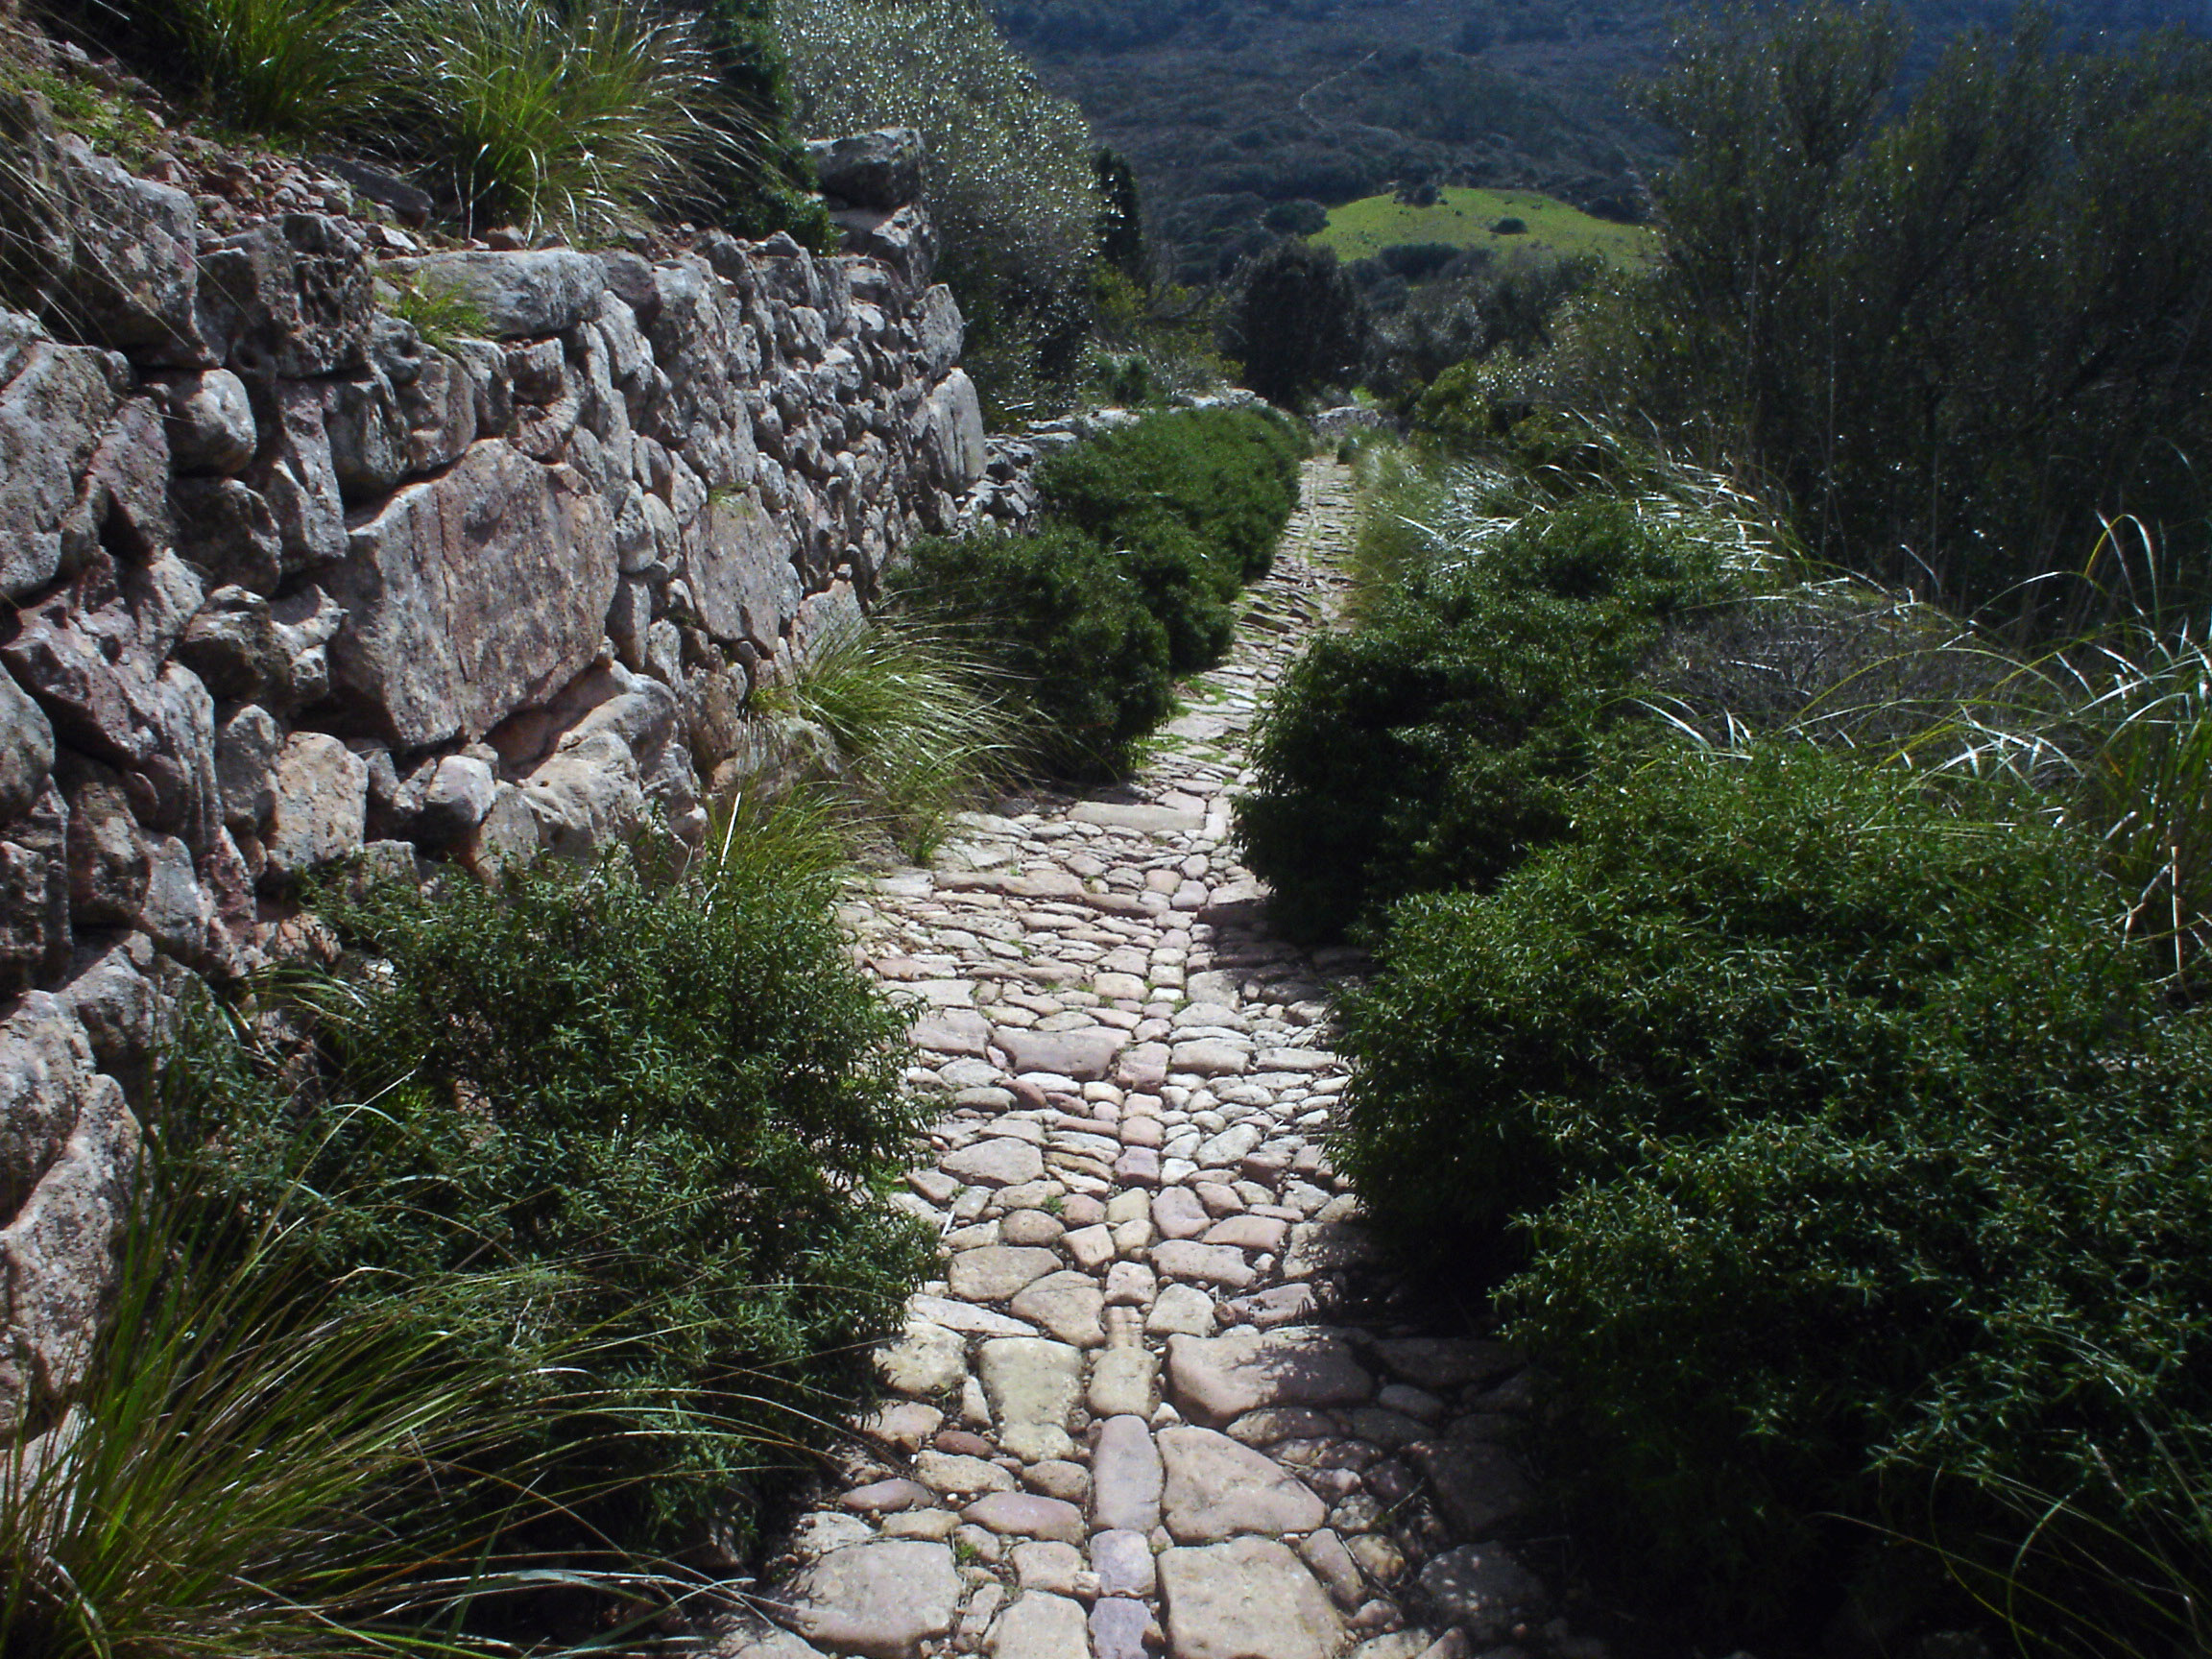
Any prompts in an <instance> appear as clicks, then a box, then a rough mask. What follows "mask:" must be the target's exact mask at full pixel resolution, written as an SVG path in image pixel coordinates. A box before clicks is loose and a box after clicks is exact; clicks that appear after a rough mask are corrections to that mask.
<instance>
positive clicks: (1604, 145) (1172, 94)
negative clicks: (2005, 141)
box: [993, 0, 2212, 281]
mask: <svg viewBox="0 0 2212 1659" xmlns="http://www.w3.org/2000/svg"><path fill="white" fill-rule="evenodd" d="M993 9H994V11H995V12H996V13H997V15H998V20H999V22H1000V23H1001V24H1002V25H1003V27H1004V28H1005V29H1006V31H1007V33H1008V35H1009V36H1010V37H1011V38H1012V39H1013V41H1014V43H1015V44H1016V45H1017V46H1019V47H1020V48H1021V49H1022V51H1024V52H1025V53H1027V54H1028V55H1029V56H1030V57H1031V58H1032V59H1033V60H1034V61H1035V62H1036V64H1037V66H1038V71H1039V73H1040V74H1041V75H1042V77H1043V78H1044V80H1045V82H1046V84H1047V85H1049V86H1050V87H1051V88H1052V89H1053V90H1055V91H1058V92H1061V93H1064V94H1066V95H1067V96H1069V97H1070V98H1073V99H1074V100H1075V101H1076V103H1078V104H1079V105H1081V107H1082V108H1083V111H1084V113H1085V114H1086V115H1087V116H1088V117H1089V118H1090V120H1091V123H1092V126H1093V128H1094V130H1095V132H1097V135H1098V138H1099V140H1100V142H1102V143H1104V144H1108V145H1111V146H1112V147H1113V148H1114V149H1116V150H1118V151H1120V152H1121V153H1122V154H1123V155H1125V156H1128V157H1129V159H1130V162H1131V163H1132V165H1133V166H1134V167H1135V169H1136V172H1137V176H1138V179H1139V181H1140V182H1141V184H1142V187H1143V190H1144V195H1145V200H1146V204H1147V207H1148V210H1149V214H1150V218H1151V228H1152V231H1153V233H1154V235H1155V236H1156V237H1157V238H1158V240H1159V241H1160V242H1161V243H1162V245H1163V248H1164V250H1165V252H1166V257H1167V261H1168V264H1169V267H1170V269H1171V270H1172V271H1173V273H1174V274H1175V275H1176V276H1178V277H1179V278H1181V279H1183V280H1186V281H1205V280H1210V279H1212V278H1214V276H1219V275H1221V274H1223V273H1225V272H1226V271H1227V270H1228V269H1229V268H1230V267H1232V266H1233V265H1234V264H1235V263H1236V262H1237V260H1238V258H1239V257H1241V256H1242V255H1243V254H1244V253H1246V252H1250V251H1251V250H1252V249H1253V248H1255V247H1257V246H1260V245H1262V244H1264V243H1265V242H1266V241H1267V240H1269V239H1270V238H1271V237H1272V236H1273V235H1275V234H1278V233H1281V232H1284V231H1289V230H1299V231H1304V230H1310V229H1311V228H1314V227H1315V226H1316V225H1317V224H1318V222H1319V221H1318V217H1317V215H1315V214H1314V212H1313V208H1312V206H1311V205H1307V204H1321V205H1335V204H1342V203H1345V202H1350V201H1353V200H1355V199H1357V198H1359V197H1363V196H1368V195H1372V194H1374V193H1376V192H1378V191H1382V190H1387V189H1390V188H1392V187H1394V186H1397V185H1401V184H1404V185H1411V184H1418V183H1423V182H1428V183H1434V184H1440V185H1453V184H1457V185H1476V186H1493V187H1497V186H1503V187H1524V188H1533V189H1539V190H1543V191H1546V192H1549V193H1550V194H1552V195H1555V196H1559V197H1562V198H1564V199H1565V200H1567V201H1570V202H1573V203H1575V204H1576V205H1578V206H1581V207H1584V208H1586V209H1589V210H1592V211H1595V212H1598V213H1599V214H1602V215H1606V216H1611V217H1621V218H1634V217H1637V216H1640V215H1641V213H1642V212H1643V211H1644V210H1645V205H1646V203H1647V196H1646V192H1645V189H1644V180H1646V179H1647V177H1648V175H1649V173H1650V172H1651V171H1652V169H1653V168H1654V167H1656V166H1657V165H1659V164H1660V163H1662V162H1663V161H1664V158H1665V143H1664V138H1663V135H1662V134H1661V133H1659V132H1657V131H1656V130H1655V129H1654V128H1652V127H1651V126H1650V125H1649V124H1648V123H1647V122H1646V121H1644V120H1642V119H1641V118H1640V117H1639V116H1638V115H1637V113H1636V112H1635V109H1634V108H1633V107H1632V102H1631V99H1630V97H1629V95H1628V93H1627V90H1626V87H1627V84H1629V83H1631V82H1633V81H1634V80H1636V79H1638V78H1640V77H1642V76H1644V75H1647V74H1648V73H1649V72H1650V71H1651V70H1652V69H1654V68H1655V67H1656V66H1657V65H1658V64H1659V63H1660V62H1661V61H1662V60H1663V58H1664V55H1665V52H1666V49H1667V43H1668V41H1669V39H1670V38H1671V35H1672V32H1673V27H1674V24H1675V23H1676V21H1677V20H1678V19H1679V18H1680V16H1681V9H1680V8H1679V7H1678V6H1675V5H1673V4H1671V3H1670V0H993ZM1902 10H1903V11H1904V12H1905V14H1906V16H1907V17H1908V18H1909V19H1910V20H1911V23H1912V24H1913V26H1914V29H1915V42H1914V53H1913V56H1914V60H1915V61H1916V64H1919V65H1924V64H1925V63H1926V62H1927V61H1929V60H1932V59H1933V58H1934V56H1935V54H1936V52H1937V51H1938V50H1940V48H1941V45H1942V43H1943V41H1945V40H1946V39H1948V38H1950V37H1951V36H1953V35H1955V34H1957V33H1958V32H1959V31H1960V30H1962V29H1967V28H1972V27H1976V26H1986V27H1990V28H1995V29H2003V28H2005V27H2007V26H2008V22H2009V19H2010V17H2011V15H2012V11H2013V8H2012V6H2011V5H2010V4H2009V0H1906V4H1904V6H1903V7H1902ZM2057 12H2058V17H2059V20H2060V34H2061V36H2062V37H2064V38H2067V39H2075V38H2080V37H2083V36H2098V35H2112V36H2131V35H2134V34H2136V33H2139V32H2141V31H2142V30H2145V29H2150V28H2161V27H2167V26H2181V27H2188V28H2193V29H2196V30H2199V31H2203V30H2206V29H2212V0H2075V3H2074V4H2071V5H2066V6H2063V7H2060V8H2058V9H2057Z"/></svg>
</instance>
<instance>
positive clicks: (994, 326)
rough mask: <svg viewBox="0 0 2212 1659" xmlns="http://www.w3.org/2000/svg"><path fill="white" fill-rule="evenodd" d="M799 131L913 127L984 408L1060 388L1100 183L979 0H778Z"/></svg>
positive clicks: (1029, 403)
mask: <svg viewBox="0 0 2212 1659" xmlns="http://www.w3.org/2000/svg"><path fill="white" fill-rule="evenodd" d="M776 22H777V31H778V35H779V36H780V38H781V44H782V47H783V50H784V52H785V53H786V54H787V55H788V59H789V66H790V76H789V78H790V84H791V89H792V92H793V94H794V96H795V98H796V100H797V103H798V108H799V115H800V119H801V120H802V122H803V123H804V124H805V128H806V131H807V132H812V133H821V134H834V133H839V132H865V131H867V130H869V129H871V128H877V127H912V128H915V129H916V130H918V131H919V132H921V134H922V138H923V143H924V145H925V146H926V156H925V161H924V167H923V200H924V202H925V204H926V205H927V207H928V209H929V214H930V217H931V219H932V220H934V221H935V223H936V226H937V230H938V233H939V234H940V235H941V236H942V237H943V238H944V244H945V257H944V260H943V262H942V263H941V265H940V267H939V276H940V278H941V279H942V280H943V281H945V282H946V283H947V284H949V285H950V287H951V289H952V292H953V293H954V294H955V295H956V296H958V298H959V301H960V310H961V313H962V315H963V316H964V317H965V318H966V319H967V322H968V368H969V372H970V373H972V374H974V376H975V379H976V384H977V386H978V388H979V389H980V390H981V392H982V393H983V396H984V399H985V401H986V403H987V404H988V405H990V406H991V407H992V408H994V409H1015V408H1021V409H1031V408H1033V407H1034V405H1035V403H1036V402H1037V400H1038V399H1040V398H1044V399H1046V400H1055V399H1054V387H1055V383H1061V384H1060V390H1061V391H1062V392H1063V393H1064V392H1065V389H1066V388H1065V384H1064V383H1065V382H1066V381H1067V380H1068V379H1069V378H1070V374H1071V373H1072V371H1073V370H1074V369H1075V367H1076V365H1077V362H1078V359H1079V358H1080V355H1081V349H1082V345H1083V340H1084V337H1085V335H1086V334H1087V333H1088V330H1089V321H1090V303H1089V292H1088V290H1089V285H1090V275H1091V268H1092V265H1093V261H1094V252H1095V249H1096V246H1097V228H1098V213H1099V204H1100V193H1099V187H1098V173H1097V166H1096V162H1095V160H1094V146H1093V143H1092V139H1091V134H1090V131H1089V129H1088V127H1087V126H1086V125H1085V123H1084V120H1083V115H1082V112H1081V111H1080V110H1078V109H1077V108H1075V106H1074V105H1073V104H1071V103H1070V102H1068V101H1067V100H1066V99H1064V98H1059V97H1055V96H1054V95H1052V94H1051V93H1050V92H1048V91H1046V88H1045V87H1044V85H1043V84H1041V83H1040V82H1039V81H1038V79H1037V75H1036V72H1035V71H1034V70H1033V69H1031V68H1030V66H1029V65H1028V63H1027V62H1026V61H1025V60H1023V59H1022V56H1021V54H1019V53H1017V52H1015V51H1014V50H1013V49H1012V48H1011V47H1009V46H1008V45H1007V44H1006V41H1005V38H1004V36H1001V35H1000V34H999V32H998V25H997V24H996V23H995V22H994V21H993V20H992V17H991V13H990V12H989V10H988V9H987V8H985V7H983V6H981V5H979V4H977V0H909V3H907V4H902V5H897V6H886V5H878V4H874V3H872V0H776Z"/></svg>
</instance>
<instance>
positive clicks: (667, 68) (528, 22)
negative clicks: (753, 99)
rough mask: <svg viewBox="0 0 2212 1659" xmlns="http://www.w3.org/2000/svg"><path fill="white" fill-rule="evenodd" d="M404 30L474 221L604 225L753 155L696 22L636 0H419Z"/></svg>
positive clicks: (418, 85) (407, 73)
mask: <svg viewBox="0 0 2212 1659" xmlns="http://www.w3.org/2000/svg"><path fill="white" fill-rule="evenodd" d="M397 40H398V42H399V47H400V60H399V68H398V70H397V79H398V81H399V83H400V84H401V89H402V90H401V96H402V98H403V100H404V101H405V102H406V103H407V104H409V105H412V106H414V107H416V108H419V109H420V111H421V114H422V115H423V117H424V118H425V119H426V120H427V122H428V123H429V125H430V127H431V128H432V130H433V134H434V135H433V137H432V138H431V140H430V144H431V147H432V148H433V150H434V152H435V154H436V159H437V164H438V165H439V167H440V168H441V169H442V170H443V171H444V172H445V174H446V176H447V179H448V180H449V182H450V185H451V187H452V189H453V191H454V193H455V195H456V196H457V197H458V198H459V200H460V203H461V204H462V211H463V217H464V219H465V221H466V222H468V223H469V224H470V225H472V226H473V225H489V224H496V223H499V222H501V221H512V222H514V223H516V224H517V225H520V226H522V227H524V228H529V229H536V228H540V227H541V226H546V225H553V226H559V227H561V228H565V229H567V230H570V231H572V232H575V233H578V234H584V235H592V234H605V233H607V232H610V231H613V230H616V229H619V228H624V227H626V226H629V225H632V224H635V223H636V222H637V220H638V219H639V217H640V216H641V215H642V214H643V213H644V211H645V210H646V209H647V208H648V207H649V206H651V205H652V204H656V203H664V202H668V201H671V200H677V199H682V198H684V197H685V196H686V195H687V194H689V193H691V192H693V191H695V190H697V189H698V188H700V187H701V182H702V180H703V179H704V178H705V177H706V175H707V173H708V172H709V170H710V168H712V167H713V166H715V165H717V164H725V165H727V164H732V163H735V164H740V165H749V164H750V162H751V160H752V159H753V150H754V148H755V147H756V134H755V133H754V131H753V126H752V123H751V121H750V119H749V118H748V117H747V116H746V115H745V114H744V113H743V111H741V110H740V109H738V108H735V107H734V106H733V105H732V103H731V102H730V100H729V99H728V97H727V96H726V95H725V93H724V91H723V89H722V85H721V82H720V79H719V76H718V73H717V69H716V64H715V61H714V58H713V55H712V51H711V49H710V44H709V41H708V39H707V38H706V36H704V35H703V34H702V32H701V31H700V29H699V28H698V26H697V25H696V23H695V21H694V20H692V19H689V18H685V17H682V16H678V15H674V14H669V13H663V12H655V11H652V10H649V9H648V8H647V7H645V6H644V5H642V4H640V3H639V0H565V4H561V5H551V4H546V3H545V0H418V3H417V4H416V5H415V7H414V8H413V9H412V11H411V12H409V13H408V14H407V15H406V18H405V22H404V26H403V27H402V28H401V29H400V31H399V32H398V35H397Z"/></svg>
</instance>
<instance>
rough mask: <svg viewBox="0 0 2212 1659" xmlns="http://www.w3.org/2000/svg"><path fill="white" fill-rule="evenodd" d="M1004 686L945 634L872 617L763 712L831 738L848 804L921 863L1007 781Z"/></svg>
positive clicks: (1008, 726) (812, 661) (778, 690)
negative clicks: (954, 822) (970, 809)
mask: <svg viewBox="0 0 2212 1659" xmlns="http://www.w3.org/2000/svg"><path fill="white" fill-rule="evenodd" d="M1003 681H1004V676H1003V675H1002V674H998V673H996V672H995V671H994V670H993V669H992V668H991V667H990V666H989V664H987V663H985V662H984V661H982V660H981V659H980V658H979V657H977V656H975V655H974V654H973V653H971V652H969V651H968V650H966V649H965V648H964V647H962V646H961V645H960V643H959V642H958V640H957V639H956V638H955V637H954V636H953V635H952V634H951V633H950V632H949V631H948V630H946V629H945V628H942V627H932V626H929V625H926V624H924V623H922V622H918V621H915V620H912V619H907V618H897V619H893V618H885V617H878V618H876V619H875V620H873V621H869V622H865V623H860V624H858V625H855V626H854V627H850V628H847V629H845V630H844V631H842V632H840V633H838V634H837V635H835V636H833V637H830V638H829V639H826V640H824V641H822V642H821V643H820V644H819V645H818V646H816V647H815V648H814V649H813V650H811V651H809V652H808V653H807V654H806V656H805V660H804V661H802V663H801V664H800V667H799V669H798V672H797V674H796V675H795V676H794V678H793V679H792V680H791V682H790V683H789V684H788V685H782V686H777V687H774V688H772V689H771V690H769V691H768V692H767V693H766V695H765V697H764V698H763V699H762V701H763V702H764V703H765V704H766V705H767V706H769V707H771V708H773V707H775V706H777V705H779V704H781V705H783V706H785V707H787V708H788V709H789V710H790V711H791V712H792V713H795V714H798V715H800V716H801V717H803V718H805V719H807V720H811V721H813V722H814V723H816V724H817V725H819V726H821V727H822V728H824V729H825V730H826V731H828V732H829V734H830V736H832V737H833V738H835V739H836V742H837V747H838V749H839V750H840V751H841V752H842V753H843V755H844V757H845V759H846V762H847V767H848V770H847V774H846V780H845V782H846V788H847V792H848V795H849V799H850V802H851V805H853V806H854V808H855V809H857V810H858V811H859V812H860V813H861V814H862V815H863V817H865V818H866V819H867V820H869V821H870V822H871V823H873V824H875V825H877V826H878V827H880V828H881V829H884V830H885V831H887V832H888V833H889V834H890V835H891V837H892V839H893V840H894V842H895V843H896V844H897V846H898V847H899V849H900V851H901V852H902V853H903V854H906V855H907V856H909V857H913V858H917V859H921V858H926V857H927V856H928V854H930V852H931V851H933V850H934V848H935V847H936V845H937V844H938V843H939V842H940V841H941V840H942V839H943V838H944V835H945V831H946V829H947V827H948V825H949V824H950V821H951V817H952V814H953V812H954V811H955V810H957V809H958V808H959V807H960V806H961V805H963V804H964V803H966V802H969V801H971V800H973V799H974V798H975V797H977V796H978V795H980V794H981V793H982V792H983V791H984V790H986V789H987V788H988V787H989V786H990V784H991V783H992V782H993V781H996V780H998V778H1000V777H1001V776H1003V774H1004V773H1005V771H1006V770H1007V766H1008V763H1009V761H1010V759H1011V757H1012V755H1013V752H1014V747H1015V741H1016V720H1015V717H1014V715H1013V713H1012V711H1011V709H1010V707H1009V705H1008V703H1007V701H1006V699H1005V698H1004V697H1003V696H1002V695H1001V694H1000V691H999V685H1000V684H1002V683H1003Z"/></svg>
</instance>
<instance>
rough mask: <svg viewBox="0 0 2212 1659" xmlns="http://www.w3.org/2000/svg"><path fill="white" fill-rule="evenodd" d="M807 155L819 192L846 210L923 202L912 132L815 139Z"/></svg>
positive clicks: (917, 139)
mask: <svg viewBox="0 0 2212 1659" xmlns="http://www.w3.org/2000/svg"><path fill="white" fill-rule="evenodd" d="M806 155H807V158H808V159H809V160H811V161H812V162H813V163H814V176H815V179H816V180H817V181H818V182H819V183H820V184H821V186H822V193H823V194H824V195H825V196H830V197H834V198H835V199H836V200H837V201H839V202H841V203H843V204H846V205H848V206H853V207H876V208H881V209H883V210H885V211H889V210H891V209H893V208H897V207H903V206H905V205H906V204H908V203H911V202H919V201H920V200H921V199H922V135H921V134H920V133H919V132H915V130H914V129H913V128H911V127H887V128H884V129H882V130H881V131H878V132H855V133H853V134H851V135H849V136H847V137H843V138H829V139H822V138H818V139H815V140H814V141H813V142H811V143H809V144H808V145H807V146H806ZM955 355H957V352H955Z"/></svg>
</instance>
